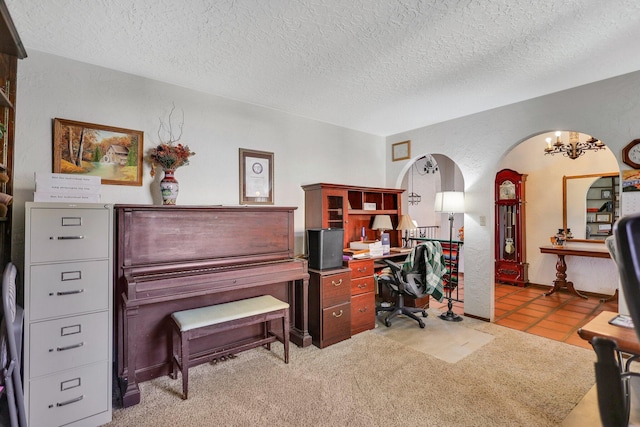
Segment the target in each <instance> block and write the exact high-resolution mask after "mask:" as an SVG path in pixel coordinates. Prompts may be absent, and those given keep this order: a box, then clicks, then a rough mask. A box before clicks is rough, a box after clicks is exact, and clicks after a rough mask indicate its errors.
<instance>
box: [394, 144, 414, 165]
mask: <svg viewBox="0 0 640 427" xmlns="http://www.w3.org/2000/svg"><path fill="white" fill-rule="evenodd" d="M409 158H411V141H403V142H396V143H395V144H393V145H392V146H391V160H392V161H394V162H396V161H398V160H405V159H409Z"/></svg>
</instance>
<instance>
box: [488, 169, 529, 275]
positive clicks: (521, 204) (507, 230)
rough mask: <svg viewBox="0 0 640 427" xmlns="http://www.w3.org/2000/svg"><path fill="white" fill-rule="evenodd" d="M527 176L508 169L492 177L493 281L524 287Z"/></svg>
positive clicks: (527, 265)
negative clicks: (493, 194)
mask: <svg viewBox="0 0 640 427" xmlns="http://www.w3.org/2000/svg"><path fill="white" fill-rule="evenodd" d="M526 179H527V175H524V174H521V173H518V172H516V171H514V170H511V169H503V170H501V171H500V172H498V173H497V174H496V185H495V205H496V230H495V231H496V245H495V247H496V249H495V252H496V253H495V256H496V265H495V270H496V282H502V283H511V284H514V285H518V286H525V285H526V284H527V283H528V282H529V279H528V277H527V269H528V267H529V264H527V262H526V245H525V192H524V183H525V180H526Z"/></svg>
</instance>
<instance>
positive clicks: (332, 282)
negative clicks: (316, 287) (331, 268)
mask: <svg viewBox="0 0 640 427" xmlns="http://www.w3.org/2000/svg"><path fill="white" fill-rule="evenodd" d="M331 284H332V285H333V286H340V285H342V279H340V280H338V281H337V282H336V281H334V280H332V281H331Z"/></svg>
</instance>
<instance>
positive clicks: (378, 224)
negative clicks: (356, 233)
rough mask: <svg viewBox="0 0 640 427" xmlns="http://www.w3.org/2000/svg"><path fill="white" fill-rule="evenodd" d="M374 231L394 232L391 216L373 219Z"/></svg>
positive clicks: (380, 216)
mask: <svg viewBox="0 0 640 427" xmlns="http://www.w3.org/2000/svg"><path fill="white" fill-rule="evenodd" d="M371 228H372V229H373V230H382V231H384V230H393V225H391V217H390V216H389V215H376V216H375V217H374V218H373V226H372V227H371Z"/></svg>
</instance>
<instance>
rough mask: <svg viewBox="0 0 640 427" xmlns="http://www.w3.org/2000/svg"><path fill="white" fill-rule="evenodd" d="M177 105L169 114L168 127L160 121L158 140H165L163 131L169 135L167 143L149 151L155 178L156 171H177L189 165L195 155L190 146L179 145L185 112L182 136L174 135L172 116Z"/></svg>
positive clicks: (152, 173) (152, 172) (152, 174)
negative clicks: (190, 158) (159, 169)
mask: <svg viewBox="0 0 640 427" xmlns="http://www.w3.org/2000/svg"><path fill="white" fill-rule="evenodd" d="M175 108H176V107H175V105H174V106H173V107H172V108H171V111H170V112H169V121H168V127H165V125H164V123H162V119H160V127H159V128H158V139H159V140H160V141H162V140H163V137H162V135H161V134H160V132H161V131H163V130H164V132H165V133H167V134H168V138H167V139H166V141H164V142H161V143H160V144H159V145H157V146H156V147H154V148H152V149H151V150H149V155H148V156H149V163H151V176H155V174H156V171H155V169H156V168H157V167H158V168H161V169H162V170H164V171H166V170H175V169H177V168H179V167H180V166H185V165H188V164H189V157H191V156H193V155H195V154H196V153H194V152H193V151H191V150H190V149H189V146H188V145H182V144H180V143H177V142H178V141H180V138H181V137H182V126H183V125H184V112H183V116H182V122H181V123H180V134H179V135H178V136H177V137H174V135H173V128H172V127H171V116H172V115H173V111H174V110H175ZM176 143H177V144H176Z"/></svg>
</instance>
